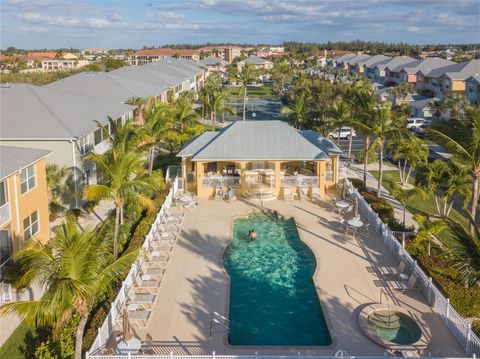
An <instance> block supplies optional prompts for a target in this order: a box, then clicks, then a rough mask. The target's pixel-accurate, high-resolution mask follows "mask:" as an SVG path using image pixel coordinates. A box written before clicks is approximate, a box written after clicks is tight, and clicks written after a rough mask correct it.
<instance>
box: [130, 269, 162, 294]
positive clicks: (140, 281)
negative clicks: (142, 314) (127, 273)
mask: <svg viewBox="0 0 480 359" xmlns="http://www.w3.org/2000/svg"><path fill="white" fill-rule="evenodd" d="M161 284H162V281H161V280H158V279H153V277H152V276H151V275H149V274H143V275H141V276H140V277H137V281H136V287H137V288H139V289H140V290H141V291H143V292H148V293H150V294H152V293H156V292H157V290H158V289H159V288H160V285H161Z"/></svg>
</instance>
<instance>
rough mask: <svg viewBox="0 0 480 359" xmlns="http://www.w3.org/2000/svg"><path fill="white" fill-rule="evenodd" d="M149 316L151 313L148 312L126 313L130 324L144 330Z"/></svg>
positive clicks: (135, 311)
mask: <svg viewBox="0 0 480 359" xmlns="http://www.w3.org/2000/svg"><path fill="white" fill-rule="evenodd" d="M151 316H152V312H151V311H149V310H134V311H131V312H128V320H129V321H130V323H132V324H134V325H136V326H137V327H139V328H146V327H147V325H148V322H149V321H150V317H151Z"/></svg>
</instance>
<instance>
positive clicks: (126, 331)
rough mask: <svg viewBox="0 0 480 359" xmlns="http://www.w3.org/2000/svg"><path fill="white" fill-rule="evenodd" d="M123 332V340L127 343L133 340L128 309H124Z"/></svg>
mask: <svg viewBox="0 0 480 359" xmlns="http://www.w3.org/2000/svg"><path fill="white" fill-rule="evenodd" d="M122 330H123V340H125V341H126V342H127V341H129V340H130V339H132V338H133V334H132V328H131V326H130V321H129V320H128V309H127V308H124V309H123V323H122Z"/></svg>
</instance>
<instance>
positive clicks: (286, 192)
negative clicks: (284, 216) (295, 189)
mask: <svg viewBox="0 0 480 359" xmlns="http://www.w3.org/2000/svg"><path fill="white" fill-rule="evenodd" d="M283 197H284V198H285V199H287V200H292V199H293V194H292V191H291V190H290V188H289V187H285V188H284V189H283Z"/></svg>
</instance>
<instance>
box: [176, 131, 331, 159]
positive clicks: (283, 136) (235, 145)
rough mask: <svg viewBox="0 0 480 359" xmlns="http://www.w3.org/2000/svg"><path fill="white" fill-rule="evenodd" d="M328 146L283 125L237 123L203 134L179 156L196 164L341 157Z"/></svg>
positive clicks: (319, 138)
mask: <svg viewBox="0 0 480 359" xmlns="http://www.w3.org/2000/svg"><path fill="white" fill-rule="evenodd" d="M307 138H308V139H307ZM328 142H330V141H329V140H327V139H323V138H321V136H318V135H317V137H316V138H314V137H313V136H312V134H311V133H309V132H306V133H302V132H301V131H297V130H296V129H295V128H293V127H291V126H289V125H288V124H287V123H285V122H282V121H237V122H234V123H233V124H231V125H230V126H228V127H226V128H224V129H222V130H221V131H218V132H206V133H204V134H202V135H201V136H199V137H197V138H196V139H195V140H193V141H191V142H189V143H188V144H186V145H184V146H183V148H182V149H181V150H180V152H179V153H178V155H177V156H187V155H191V156H192V160H193V161H219V160H227V161H228V160H230V161H235V160H237V161H239V160H247V161H253V160H293V161H295V160H298V161H304V160H305V161H308V160H322V159H328V158H329V156H328V154H329V153H339V152H338V151H339V149H338V148H337V147H336V146H335V145H333V144H331V143H330V144H329V143H328ZM320 146H321V147H320ZM326 151H331V152H326Z"/></svg>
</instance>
